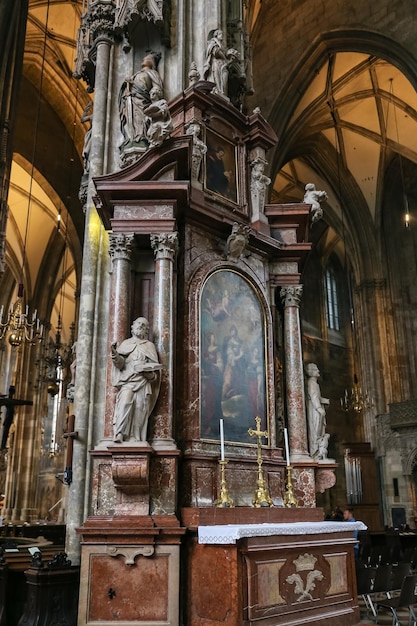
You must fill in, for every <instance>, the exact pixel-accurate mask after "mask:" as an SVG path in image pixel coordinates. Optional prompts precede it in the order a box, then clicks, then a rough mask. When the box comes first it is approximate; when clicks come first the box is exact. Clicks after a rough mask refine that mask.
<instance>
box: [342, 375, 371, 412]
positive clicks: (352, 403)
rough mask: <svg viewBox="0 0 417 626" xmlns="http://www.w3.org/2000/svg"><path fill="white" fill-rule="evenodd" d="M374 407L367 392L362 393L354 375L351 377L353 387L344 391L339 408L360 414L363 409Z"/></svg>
mask: <svg viewBox="0 0 417 626" xmlns="http://www.w3.org/2000/svg"><path fill="white" fill-rule="evenodd" d="M373 405H374V403H373V401H372V398H371V397H370V396H369V394H368V392H367V391H366V390H365V392H363V391H362V388H361V386H360V385H359V382H358V377H357V376H356V374H354V376H353V387H351V389H350V390H349V391H348V390H347V389H345V393H344V395H343V396H342V397H341V398H340V406H341V407H342V409H343V410H344V411H346V412H348V411H354V413H362V411H363V410H364V409H370V408H372V407H373Z"/></svg>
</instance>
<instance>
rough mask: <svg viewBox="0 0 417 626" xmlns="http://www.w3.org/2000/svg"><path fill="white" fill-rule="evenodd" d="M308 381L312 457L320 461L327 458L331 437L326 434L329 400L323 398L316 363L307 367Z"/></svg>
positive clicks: (309, 430) (308, 415)
mask: <svg viewBox="0 0 417 626" xmlns="http://www.w3.org/2000/svg"><path fill="white" fill-rule="evenodd" d="M306 373H307V376H308V380H307V420H308V435H309V444H310V456H311V457H312V458H313V459H314V460H316V461H318V460H322V459H326V458H327V446H328V443H329V435H328V434H326V409H325V406H328V405H329V404H330V400H328V398H322V396H321V391H320V385H319V384H318V382H317V381H318V379H319V378H320V371H319V368H318V367H317V365H316V364H315V363H309V364H308V365H307V367H306Z"/></svg>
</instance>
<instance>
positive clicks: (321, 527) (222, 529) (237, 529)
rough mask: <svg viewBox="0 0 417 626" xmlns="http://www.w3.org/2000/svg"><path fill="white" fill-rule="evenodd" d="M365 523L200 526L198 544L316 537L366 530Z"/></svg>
mask: <svg viewBox="0 0 417 626" xmlns="http://www.w3.org/2000/svg"><path fill="white" fill-rule="evenodd" d="M366 529H367V526H365V524H364V523H363V522H293V523H287V524H222V525H216V526H199V527H198V543H211V544H232V543H236V541H237V540H238V539H242V538H243V537H269V536H271V535H316V534H321V533H341V532H347V531H352V532H353V531H354V530H357V531H359V530H366Z"/></svg>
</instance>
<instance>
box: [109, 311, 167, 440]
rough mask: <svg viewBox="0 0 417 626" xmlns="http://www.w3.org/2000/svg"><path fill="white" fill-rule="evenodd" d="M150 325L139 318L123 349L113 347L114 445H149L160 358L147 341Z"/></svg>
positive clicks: (123, 344)
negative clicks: (149, 422)
mask: <svg viewBox="0 0 417 626" xmlns="http://www.w3.org/2000/svg"><path fill="white" fill-rule="evenodd" d="M148 332H149V322H148V320H147V319H145V318H144V317H138V318H137V319H136V320H135V321H134V322H133V323H132V336H131V337H130V338H129V339H125V340H124V341H122V343H121V344H120V346H118V347H117V346H116V344H115V343H114V344H112V346H111V358H112V362H113V367H112V383H113V385H114V386H115V387H117V389H118V392H117V397H116V406H115V411H114V441H115V442H116V443H122V442H123V441H131V442H135V441H146V432H147V428H148V419H149V416H150V414H151V412H152V410H153V408H154V406H155V402H156V400H157V397H158V393H159V387H160V370H161V369H162V366H161V365H160V364H159V360H158V355H157V353H156V348H155V346H154V344H153V343H152V342H151V341H149V340H148V339H147V338H146V337H147V335H148Z"/></svg>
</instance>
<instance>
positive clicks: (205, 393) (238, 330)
mask: <svg viewBox="0 0 417 626" xmlns="http://www.w3.org/2000/svg"><path fill="white" fill-rule="evenodd" d="M265 352H266V351H265V313H264V310H263V307H262V305H261V302H260V300H259V298H258V296H257V293H256V291H255V290H254V288H253V287H252V286H251V284H250V283H249V281H248V280H246V279H245V278H244V277H243V276H242V275H241V274H239V273H237V272H234V271H230V270H218V271H216V272H214V273H213V274H211V275H210V276H209V278H208V279H207V280H206V281H205V283H204V286H203V289H202V293H201V301H200V390H201V393H200V398H201V402H200V427H201V437H202V438H203V439H215V440H218V439H219V423H220V419H221V418H223V420H224V435H225V439H226V440H227V441H231V442H237V443H252V444H253V443H254V441H253V438H251V437H250V436H249V434H248V429H249V428H255V427H256V425H255V417H256V416H259V417H260V418H261V428H262V429H263V430H267V429H268V424H267V419H266V415H267V393H266V362H265V359H266V356H265Z"/></svg>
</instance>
